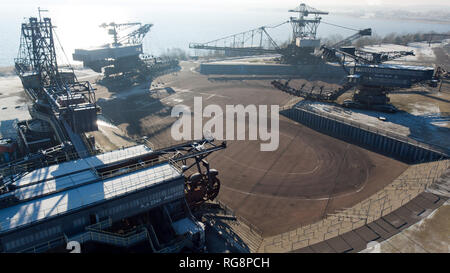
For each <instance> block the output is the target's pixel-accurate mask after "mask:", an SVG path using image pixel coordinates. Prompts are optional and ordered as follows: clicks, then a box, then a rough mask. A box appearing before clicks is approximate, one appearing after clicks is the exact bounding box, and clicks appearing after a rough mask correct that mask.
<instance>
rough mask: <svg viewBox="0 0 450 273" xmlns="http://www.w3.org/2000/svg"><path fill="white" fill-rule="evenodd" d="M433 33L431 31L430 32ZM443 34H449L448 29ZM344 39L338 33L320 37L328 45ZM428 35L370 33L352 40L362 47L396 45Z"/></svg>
mask: <svg viewBox="0 0 450 273" xmlns="http://www.w3.org/2000/svg"><path fill="white" fill-rule="evenodd" d="M432 33H433V32H432ZM444 34H450V31H448V32H447V33H444ZM342 40H344V37H342V35H339V34H335V35H331V36H330V37H327V38H324V39H322V41H323V43H324V44H326V45H328V46H330V45H333V44H335V43H337V42H339V41H342ZM428 40H429V36H428V35H427V34H425V33H420V32H418V33H408V34H397V33H390V34H387V35H385V36H380V35H378V34H376V33H375V34H372V36H369V37H361V38H359V39H358V40H356V41H354V42H353V45H354V46H356V47H363V46H368V45H376V44H396V45H407V44H408V43H413V42H422V41H428ZM435 40H442V38H441V37H437V36H436V37H433V41H435Z"/></svg>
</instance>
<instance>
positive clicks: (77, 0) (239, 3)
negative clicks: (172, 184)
mask: <svg viewBox="0 0 450 273" xmlns="http://www.w3.org/2000/svg"><path fill="white" fill-rule="evenodd" d="M2 2H7V3H2V4H0V6H1V5H3V6H10V7H14V6H18V5H34V6H38V5H40V6H42V7H45V5H54V4H69V5H70V4H77V5H79V4H106V5H123V6H129V5H132V4H136V5H164V6H174V7H177V6H178V7H186V6H190V7H208V8H251V7H254V8H279V7H282V8H285V7H286V6H290V7H295V6H298V5H299V4H300V3H302V2H305V3H306V4H307V5H309V6H313V7H321V6H367V7H369V6H372V7H373V6H379V7H383V6H385V7H392V6H402V7H408V6H413V5H415V6H417V5H423V6H425V5H427V6H450V1H449V0H396V1H391V0H389V1H387V0H314V1H312V0H310V1H297V0H223V1H217V0H190V1H187V0H126V1H124V0H14V1H2Z"/></svg>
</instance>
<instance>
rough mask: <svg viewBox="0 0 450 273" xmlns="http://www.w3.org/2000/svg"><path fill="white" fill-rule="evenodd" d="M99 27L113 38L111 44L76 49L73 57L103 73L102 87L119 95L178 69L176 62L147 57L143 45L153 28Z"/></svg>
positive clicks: (139, 25)
mask: <svg viewBox="0 0 450 273" xmlns="http://www.w3.org/2000/svg"><path fill="white" fill-rule="evenodd" d="M100 27H101V28H105V29H106V30H107V31H108V34H109V35H111V36H112V43H109V44H105V45H102V46H98V47H94V48H87V49H75V52H74V53H73V55H72V57H73V59H74V60H75V61H81V62H83V65H84V66H85V67H89V68H91V69H92V70H94V71H95V72H98V73H103V78H101V79H100V80H99V83H101V84H103V85H105V86H106V87H108V88H109V89H110V90H113V91H120V90H122V89H124V88H128V87H130V86H133V85H134V84H139V83H142V82H145V81H147V80H152V79H154V78H155V77H157V76H160V75H162V74H165V73H170V72H172V71H176V70H178V69H179V61H178V60H177V59H174V58H169V57H164V58H161V57H155V56H152V55H148V54H144V51H143V46H142V43H143V40H144V38H145V36H146V35H147V33H148V32H149V31H150V29H151V28H152V27H153V24H142V23H140V22H131V23H115V22H111V23H109V24H107V23H103V24H101V25H100Z"/></svg>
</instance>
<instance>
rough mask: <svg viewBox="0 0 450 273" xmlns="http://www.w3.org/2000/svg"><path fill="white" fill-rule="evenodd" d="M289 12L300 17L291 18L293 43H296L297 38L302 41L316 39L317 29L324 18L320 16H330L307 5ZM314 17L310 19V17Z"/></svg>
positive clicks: (301, 5)
mask: <svg viewBox="0 0 450 273" xmlns="http://www.w3.org/2000/svg"><path fill="white" fill-rule="evenodd" d="M289 12H297V13H298V17H291V18H290V23H291V25H292V31H293V36H292V41H293V42H295V41H296V39H297V38H300V39H305V38H306V39H316V33H317V27H318V26H319V24H320V20H321V19H322V17H320V16H319V15H322V14H325V15H326V14H328V12H327V11H320V10H317V9H315V8H312V7H310V6H307V5H306V4H304V3H302V4H300V6H298V7H297V8H295V9H291V10H289ZM310 14H311V15H313V17H308V15H310Z"/></svg>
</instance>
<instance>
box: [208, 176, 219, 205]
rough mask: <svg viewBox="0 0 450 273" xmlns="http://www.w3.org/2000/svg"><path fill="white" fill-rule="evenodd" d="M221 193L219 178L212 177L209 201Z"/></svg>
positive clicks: (209, 187)
mask: <svg viewBox="0 0 450 273" xmlns="http://www.w3.org/2000/svg"><path fill="white" fill-rule="evenodd" d="M219 191H220V180H219V178H217V176H215V175H214V176H211V180H210V181H208V191H207V197H208V198H207V200H211V201H212V200H214V199H215V198H216V197H217V195H219Z"/></svg>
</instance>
